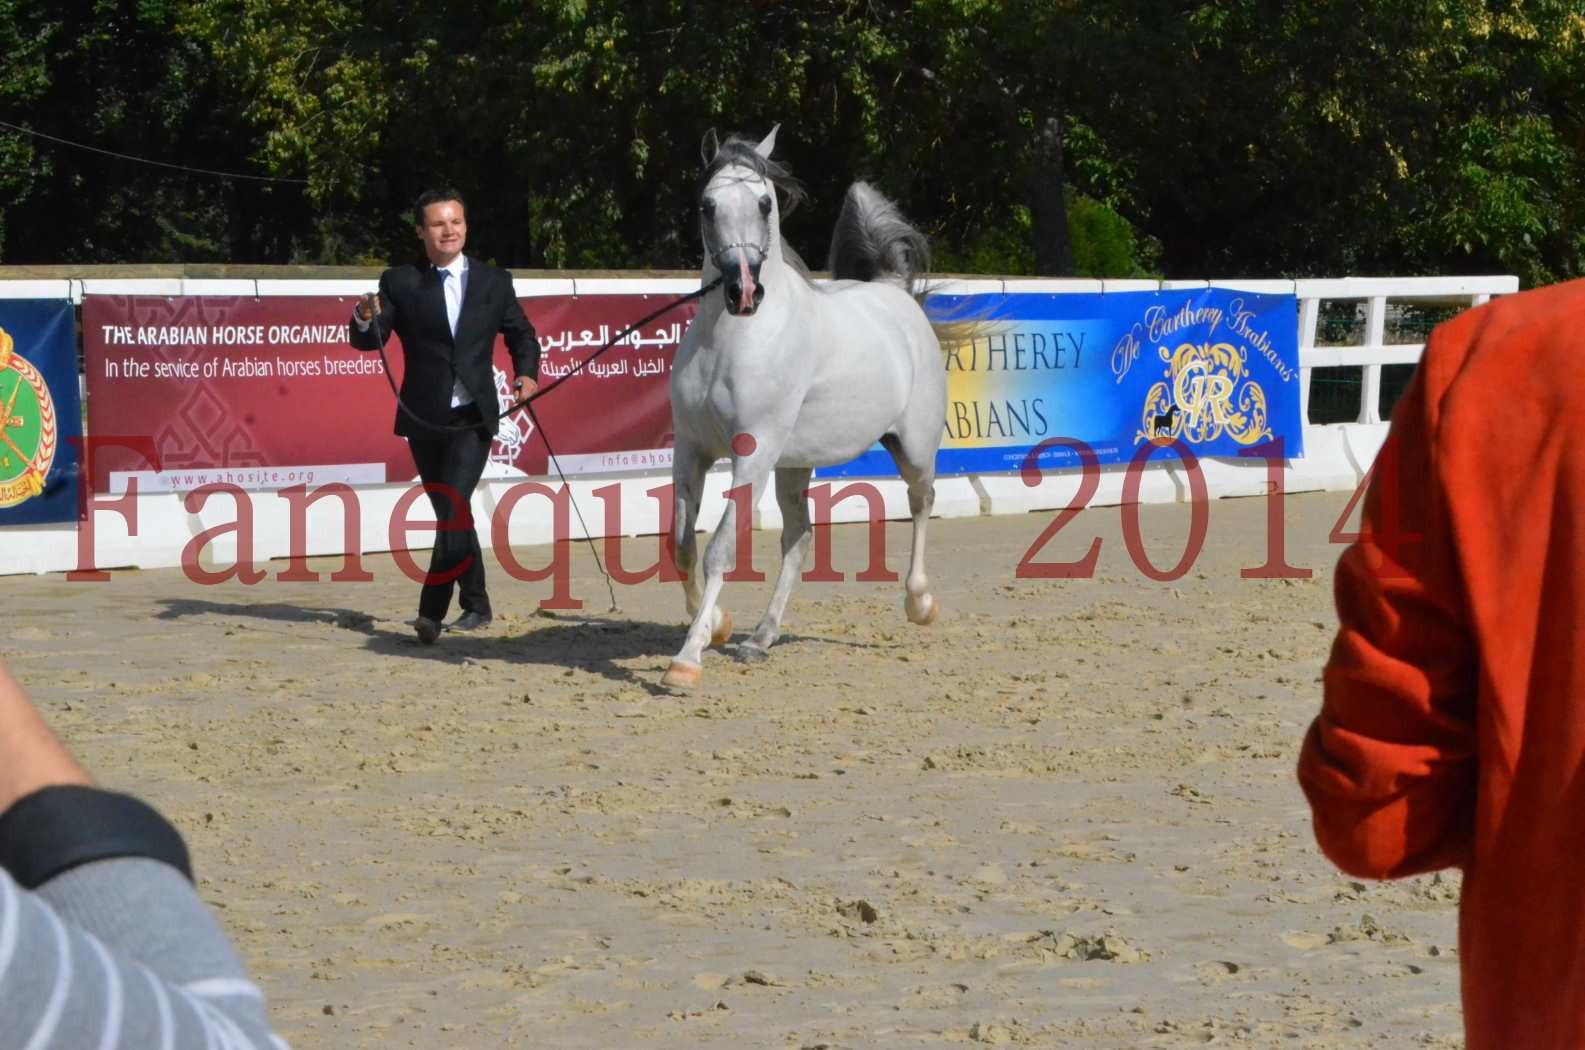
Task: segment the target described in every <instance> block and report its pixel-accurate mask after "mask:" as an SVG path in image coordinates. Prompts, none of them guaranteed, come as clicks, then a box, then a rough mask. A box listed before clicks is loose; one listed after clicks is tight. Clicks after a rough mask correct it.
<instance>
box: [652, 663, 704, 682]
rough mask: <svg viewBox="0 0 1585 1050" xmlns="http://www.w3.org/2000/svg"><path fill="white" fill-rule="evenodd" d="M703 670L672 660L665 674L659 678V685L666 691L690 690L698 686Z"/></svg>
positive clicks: (693, 665)
mask: <svg viewBox="0 0 1585 1050" xmlns="http://www.w3.org/2000/svg"><path fill="white" fill-rule="evenodd" d="M703 674H704V668H702V667H698V666H696V665H695V664H685V663H683V662H682V661H681V660H673V661H672V662H671V666H670V667H668V668H667V669H666V674H665V676H664V677H662V678H661V680H660V684H661V685H663V686H665V687H666V688H667V689H692V688H693V687H694V686H696V685H698V684H699V679H700V677H701V676H702V675H703Z"/></svg>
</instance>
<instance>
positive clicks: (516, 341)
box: [347, 256, 539, 437]
mask: <svg viewBox="0 0 1585 1050" xmlns="http://www.w3.org/2000/svg"><path fill="white" fill-rule="evenodd" d="M392 332H395V333H396V335H397V336H398V337H399V338H400V339H401V341H402V356H403V359H404V367H403V369H402V390H401V397H402V403H403V404H405V405H406V406H407V407H408V408H409V409H411V410H412V412H413V413H414V414H415V415H417V416H418V417H419V418H421V419H423V420H425V421H426V422H429V423H435V424H439V425H442V426H444V425H446V424H448V423H449V422H450V417H451V390H452V384H453V382H454V380H457V379H460V380H462V385H463V386H464V387H466V388H467V390H468V393H470V394H472V395H473V400H474V403H475V404H477V405H478V406H479V411H480V413H481V414H482V415H483V416H484V417H485V418H486V419H489V418H490V417H492V416H494V415H495V414H496V412H497V411H498V409H497V407H496V406H497V405H498V404H499V399H498V398H497V397H496V392H495V372H494V368H493V367H492V359H493V357H494V350H495V336H496V333H500V334H502V335H504V336H506V349H507V351H508V352H509V353H510V354H511V355H512V367H513V369H514V370H515V374H516V375H518V376H528V377H529V378H531V379H533V380H535V381H536V382H537V381H538V380H539V338H538V336H536V335H535V333H534V326H533V325H532V324H530V323H529V320H528V317H527V316H526V315H525V314H524V313H523V308H522V306H521V305H520V304H519V303H518V301H517V293H516V292H515V291H513V289H512V275H511V274H510V273H508V272H507V271H505V270H498V269H496V268H495V267H494V266H490V265H488V264H486V263H482V262H480V261H479V260H477V259H475V258H473V257H471V256H469V258H468V281H467V288H466V290H465V291H464V293H463V298H462V311H461V313H460V314H459V315H458V317H457V335H456V338H455V339H453V338H452V335H451V324H450V322H448V321H447V320H446V298H445V292H444V291H443V289H442V285H441V277H440V273H439V271H437V270H436V269H435V268H434V267H433V266H431V265H430V264H429V263H427V262H423V263H409V264H408V265H406V266H396V267H393V268H391V269H389V270H386V271H385V272H384V273H383V274H381V275H380V313H379V315H378V316H376V317H375V319H374V322H373V323H372V324H370V325H369V328H368V331H359V330H358V326H357V322H356V321H349V322H347V341H348V342H349V343H351V344H352V346H353V347H354V348H356V349H358V350H368V351H373V350H377V349H379V348H380V347H381V346H384V345H385V341H386V340H387V339H389V338H390V337H391V333H392ZM514 378H515V376H514ZM484 426H485V428H486V429H488V430H490V431H491V432H492V433H493V432H495V430H496V429H497V428H498V424H497V423H486V424H484ZM396 432H397V433H398V434H401V435H403V436H406V437H411V436H413V435H415V434H431V435H432V436H438V434H437V433H436V432H434V431H429V430H426V429H425V428H424V427H423V426H421V425H419V424H417V423H415V422H414V421H413V420H412V419H411V418H410V417H409V416H408V414H407V413H406V412H404V411H403V410H402V408H401V406H400V405H398V406H397V409H396Z"/></svg>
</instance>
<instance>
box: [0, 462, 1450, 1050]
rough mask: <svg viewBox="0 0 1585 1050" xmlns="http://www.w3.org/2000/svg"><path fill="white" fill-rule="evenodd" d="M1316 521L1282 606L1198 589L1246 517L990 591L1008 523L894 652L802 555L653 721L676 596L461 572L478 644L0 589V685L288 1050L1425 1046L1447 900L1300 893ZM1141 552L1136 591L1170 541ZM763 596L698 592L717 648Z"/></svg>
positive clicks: (266, 605) (1254, 515)
mask: <svg viewBox="0 0 1585 1050" xmlns="http://www.w3.org/2000/svg"><path fill="white" fill-rule="evenodd" d="M1347 499H1348V494H1346V493H1338V494H1326V495H1307V496H1296V497H1292V498H1290V499H1289V501H1288V503H1287V519H1288V520H1287V527H1286V537H1287V544H1288V560H1289V561H1290V562H1291V563H1293V564H1294V565H1297V566H1301V567H1308V568H1311V569H1313V570H1314V576H1313V577H1312V578H1311V579H1308V580H1302V581H1292V580H1288V581H1284V580H1271V581H1257V580H1243V579H1240V577H1239V568H1240V567H1241V566H1253V565H1257V564H1259V563H1260V562H1262V561H1263V560H1264V558H1265V515H1266V506H1265V502H1264V501H1263V500H1259V499H1243V500H1225V501H1219V502H1216V503H1213V504H1212V505H1211V507H1210V508H1209V510H1210V529H1209V536H1208V540H1207V542H1206V545H1205V549H1204V551H1203V552H1202V553H1201V555H1200V556H1199V558H1198V560H1197V561H1196V563H1195V564H1194V565H1193V567H1192V568H1191V569H1190V571H1189V572H1188V573H1187V574H1186V575H1185V576H1184V577H1182V578H1181V579H1179V580H1177V581H1175V582H1172V583H1160V582H1155V581H1152V580H1150V579H1147V578H1146V577H1145V576H1144V575H1143V574H1142V573H1141V572H1140V570H1139V569H1138V568H1136V567H1135V565H1134V564H1133V562H1132V561H1131V560H1130V559H1129V557H1128V554H1127V551H1126V549H1125V545H1124V541H1123V532H1122V528H1121V524H1120V523H1121V521H1122V513H1121V511H1120V509H1119V508H1116V507H1107V508H1095V509H1091V510H1088V511H1085V512H1084V513H1083V514H1081V515H1080V516H1079V517H1078V518H1077V519H1075V520H1074V521H1073V522H1072V523H1071V524H1070V525H1069V526H1068V527H1067V528H1066V529H1065V530H1063V532H1062V533H1061V534H1060V535H1059V536H1058V537H1057V539H1056V540H1055V541H1053V542H1052V543H1051V544H1050V545H1049V546H1048V547H1047V548H1046V550H1045V551H1044V552H1043V556H1044V557H1046V558H1063V557H1068V558H1071V557H1076V556H1078V555H1080V554H1082V553H1083V551H1084V550H1085V548H1086V547H1087V546H1088V545H1089V543H1090V541H1091V540H1092V539H1093V538H1095V537H1097V536H1099V537H1101V538H1102V552H1101V561H1100V565H1099V567H1098V569H1097V571H1096V574H1095V578H1093V579H1090V580H1072V581H1062V580H1049V581H1042V580H1017V579H1015V578H1014V569H1015V567H1016V565H1017V564H1018V561H1019V559H1020V557H1022V556H1023V554H1024V552H1025V550H1026V549H1027V548H1028V547H1029V546H1030V545H1031V544H1032V543H1033V542H1034V541H1035V538H1036V537H1037V536H1038V535H1039V533H1040V531H1041V530H1042V529H1043V528H1044V527H1045V525H1046V523H1047V522H1048V521H1049V520H1050V517H1051V515H1049V514H1044V513H1043V514H1039V515H1030V516H1022V517H1012V518H979V519H972V520H957V521H935V522H933V523H932V525H931V540H932V543H931V551H930V554H931V556H930V560H929V569H930V575H931V578H932V581H933V583H934V587H935V592H936V594H937V596H938V597H939V598H940V599H941V600H942V601H943V602H944V608H945V612H944V613H943V615H942V617H941V619H940V620H939V621H938V622H937V623H936V624H935V626H933V627H931V628H928V629H919V628H913V627H910V626H909V625H908V624H907V622H906V621H905V620H904V618H903V616H902V608H901V585H900V584H890V583H886V584H880V583H858V582H854V581H853V580H852V574H853V573H855V572H856V571H857V570H858V569H860V568H862V566H863V562H864V559H863V556H862V554H863V546H864V530H863V529H862V527H859V526H843V527H839V528H837V529H836V530H834V538H835V550H836V557H835V565H836V567H837V568H838V569H841V570H844V571H846V572H847V573H848V576H849V578H848V580H847V581H846V582H843V583H827V584H804V585H802V586H800V588H799V589H798V590H797V591H796V592H795V594H794V597H793V601H792V606H791V610H790V616H789V620H788V624H787V634H786V635H785V636H784V637H783V640H782V641H781V642H780V643H779V644H778V646H777V647H776V648H775V649H774V650H773V654H772V658H771V660H770V661H769V662H767V663H765V664H761V665H758V666H752V667H748V666H740V665H738V664H736V663H735V662H734V661H732V660H731V659H730V658H729V657H727V656H723V655H721V654H719V653H713V654H712V655H711V657H710V658H709V659H708V661H707V663H706V665H705V679H704V683H703V684H702V685H701V686H700V687H699V688H698V689H697V690H696V691H694V692H693V693H691V694H688V695H678V696H672V695H668V694H666V693H664V692H662V691H661V690H660V689H659V688H658V681H659V678H660V675H661V673H662V672H663V671H664V670H665V668H666V665H667V662H668V658H669V656H670V655H671V653H672V652H674V651H675V650H676V649H677V647H678V646H679V645H680V644H681V638H682V623H683V619H682V599H681V591H680V588H679V587H677V586H676V585H674V584H672V585H661V584H658V583H649V584H644V585H641V586H635V587H619V588H617V600H618V603H619V605H620V611H619V612H616V613H609V612H606V611H604V610H606V608H607V606H608V604H609V601H608V599H607V596H606V591H605V586H604V584H603V582H601V580H600V579H599V577H598V575H597V574H596V572H595V569H594V566H593V562H592V560H591V559H590V557H589V555H588V553H587V549H586V548H580V549H579V550H577V551H576V552H575V554H574V558H575V561H574V565H575V574H574V585H573V593H574V594H575V595H576V596H578V597H581V598H582V599H583V600H584V601H585V603H586V609H585V611H584V612H582V613H567V612H560V613H555V614H549V615H547V614H539V613H536V605H537V602H538V601H539V599H541V598H542V597H545V596H546V595H548V594H549V590H548V588H547V585H545V584H528V583H516V582H513V581H510V580H508V579H507V578H506V577H505V576H504V574H503V573H502V572H501V571H500V568H499V565H498V564H497V563H496V562H495V561H494V560H493V559H492V560H491V561H490V563H489V571H490V574H491V576H490V579H491V583H492V588H491V589H492V594H493V597H494V600H495V602H496V613H497V617H496V622H495V625H494V626H493V628H492V629H491V630H490V631H488V632H487V633H486V634H484V635H482V636H476V637H459V636H455V635H452V636H447V637H445V638H443V639H442V641H441V644H439V645H437V646H435V647H433V648H421V647H420V646H418V645H417V644H416V643H415V642H414V640H413V637H412V634H411V630H410V629H409V628H408V627H407V621H408V620H409V619H410V617H411V616H412V615H413V610H414V608H415V607H416V601H417V586H416V585H415V584H413V583H412V582H411V581H409V580H408V579H407V578H405V577H404V576H403V575H402V574H401V573H400V572H398V571H397V570H396V569H395V568H394V567H393V564H392V562H391V561H390V559H389V558H386V557H381V558H371V559H368V560H367V564H368V567H369V568H371V569H372V570H373V571H374V572H375V574H376V580H375V582H373V583H330V582H328V581H325V580H322V581H321V582H319V583H295V584H289V583H280V582H277V581H276V580H275V574H276V573H278V572H279V571H280V570H281V569H282V568H283V565H282V563H272V564H270V565H269V566H268V567H269V569H270V571H271V576H270V578H269V580H268V581H267V582H264V583H260V584H258V585H255V586H244V585H242V584H239V583H230V584H226V585H221V586H212V587H205V586H198V585H196V584H194V583H192V582H190V581H189V580H187V579H186V578H185V577H184V576H183V574H182V573H181V572H180V571H178V570H170V571H149V572H122V573H116V574H115V575H114V578H113V579H112V580H111V581H110V582H108V583H68V582H66V580H65V579H64V577H62V576H58V575H57V576H48V577H10V578H6V579H5V580H4V581H3V583H0V586H3V587H4V593H5V595H6V607H7V623H6V629H5V634H4V637H3V640H0V653H3V655H4V658H5V659H6V660H7V661H8V662H9V664H10V666H11V667H12V668H13V670H14V671H15V672H16V673H17V675H18V676H19V677H20V678H21V679H22V681H23V682H24V683H25V684H26V685H27V686H28V687H29V688H30V690H31V692H32V694H33V695H34V697H35V698H36V699H37V700H39V701H40V704H41V706H42V707H43V708H44V710H45V712H46V714H47V715H48V717H49V718H50V719H51V721H52V722H53V723H54V724H55V725H56V726H57V727H58V729H59V730H60V732H61V733H62V735H63V736H64V737H65V738H66V740H67V742H68V744H69V746H71V747H72V748H73V749H74V750H75V751H76V752H77V753H78V754H79V755H81V756H82V757H83V758H84V760H85V761H86V763H87V764H88V765H89V767H90V768H91V769H93V770H94V771H95V772H96V773H97V774H98V775H99V776H100V777H101V779H102V780H103V781H104V782H105V783H106V784H108V785H109V786H113V787H117V788H122V789H126V790H131V791H135V792H137V793H140V794H142V795H143V796H144V797H146V798H148V799H150V800H151V801H153V802H154V803H155V804H156V805H158V806H159V807H161V808H162V809H163V810H164V811H165V812H166V813H168V814H170V815H171V816H172V817H173V818H174V819H175V821H176V822H177V824H178V825H179V826H180V827H181V829H182V831H183V832H184V834H186V835H187V836H188V841H189V843H190V845H191V847H192V849H193V853H194V858H195V862H196V866H197V870H198V874H199V878H200V884H201V890H202V892H203V895H204V897H205V899H207V900H208V901H210V902H211V903H212V904H213V905H214V906H215V907H216V908H217V909H219V915H220V917H221V919H222V921H223V922H224V924H225V925H226V927H227V929H228V930H229V931H230V932H231V933H232V935H233V936H234V937H235V939H236V943H237V945H238V947H239V950H240V951H241V952H242V954H243V955H244V957H245V958H246V959H247V961H248V965H249V966H250V967H251V969H252V970H253V972H254V974H255V976H256V977H257V978H258V980H259V981H260V983H261V984H262V985H263V987H264V989H265V991H266V993H267V995H268V996H269V998H270V1000H271V1004H272V1011H273V1014H274V1017H275V1018H276V1021H277V1024H278V1026H279V1028H280V1030H281V1032H282V1034H283V1035H285V1036H286V1037H287V1038H288V1039H289V1040H290V1041H291V1043H292V1045H293V1046H294V1047H295V1048H297V1050H332V1048H333V1050H355V1048H364V1047H368V1048H380V1050H388V1048H393V1047H418V1048H423V1050H430V1048H451V1047H458V1048H469V1050H474V1048H488V1050H493V1048H506V1047H512V1048H517V1047H533V1048H553V1050H574V1048H600V1050H625V1048H650V1047H696V1046H707V1047H731V1048H739V1047H773V1048H784V1047H785V1048H820V1047H825V1048H833V1050H834V1048H847V1050H871V1048H890V1047H931V1046H940V1045H947V1044H951V1045H961V1044H968V1045H983V1044H990V1045H996V1044H1002V1045H1012V1046H1030V1047H1084V1048H1135V1047H1185V1046H1201V1045H1206V1044H1212V1045H1238V1046H1252V1047H1265V1046H1271V1047H1371V1048H1393V1047H1404V1048H1407V1047H1444V1048H1446V1047H1457V1046H1460V1045H1462V1039H1461V1022H1460V1017H1459V1011H1458V957H1457V952H1456V944H1457V940H1456V902H1457V895H1458V881H1457V877H1456V875H1443V876H1439V877H1429V878H1422V879H1417V880H1413V881H1410V882H1405V883H1400V884H1392V885H1376V884H1372V885H1366V884H1363V883H1359V882H1354V881H1351V880H1349V879H1348V878H1346V877H1343V876H1341V875H1339V874H1338V873H1337V872H1336V871H1335V870H1334V869H1332V868H1331V867H1330V865H1329V864H1328V863H1327V862H1326V861H1325V860H1324V859H1322V858H1321V856H1320V855H1319V854H1318V852H1317V851H1316V849H1315V847H1314V844H1313V839H1312V837H1311V834H1310V825H1309V813H1308V809H1307V807H1306V805H1305V803H1304V799H1303V797H1302V795H1301V794H1300V792H1299V789H1298V786H1297V783H1296V782H1295V779H1294V775H1293V769H1294V763H1295V759H1296V757H1297V753H1298V745H1299V742H1300V740H1301V738H1302V736H1303V733H1304V730H1305V727H1306V726H1307V724H1308V723H1309V720H1310V719H1311V718H1312V717H1313V716H1314V714H1315V712H1316V709H1317V705H1318V703H1319V688H1320V687H1319V684H1318V676H1319V672H1320V668H1321V665H1322V663H1323V661H1324V659H1325V656H1326V653H1327V649H1328V646H1329V644H1330V642H1331V638H1332V630H1333V626H1334V623H1335V620H1334V614H1333V609H1332V603H1331V578H1332V568H1333V565H1334V564H1335V561H1336V557H1337V554H1338V553H1339V551H1340V550H1341V548H1339V547H1337V546H1335V545H1332V544H1330V543H1328V541H1327V535H1328V530H1329V529H1330V528H1331V527H1332V525H1333V523H1334V522H1335V521H1336V519H1337V517H1338V515H1339V513H1340V512H1341V511H1342V509H1343V507H1344V505H1345V503H1346V502H1347ZM1140 518H1141V520H1142V522H1143V524H1144V536H1145V544H1146V547H1147V549H1148V551H1149V552H1150V555H1151V557H1153V558H1154V559H1155V560H1156V562H1157V563H1158V564H1160V565H1162V566H1168V565H1170V564H1171V563H1172V562H1174V561H1176V560H1177V558H1178V556H1179V552H1180V551H1182V549H1183V543H1184V537H1185V536H1186V535H1187V532H1188V523H1189V510H1188V508H1187V507H1184V506H1165V507H1159V506H1158V507H1145V508H1143V509H1142V510H1141V512H1140ZM888 540H889V543H890V555H889V563H890V565H891V567H892V568H893V569H906V556H907V531H906V528H905V526H902V525H894V526H891V527H890V529H889V531H888ZM654 543H655V541H654V539H653V538H648V539H643V540H637V541H629V542H628V544H627V545H626V551H627V556H626V559H625V560H626V561H627V563H628V564H629V565H631V566H638V565H642V564H644V563H646V562H648V561H649V560H650V559H651V558H652V557H653V552H654V549H655V547H654ZM776 544H777V537H776V536H775V534H770V533H760V534H756V537H755V565H756V567H757V568H760V569H763V570H767V571H768V570H770V569H771V568H772V567H773V566H774V564H775V556H774V553H775V551H776V549H777V548H776ZM517 554H518V556H519V557H520V559H521V560H522V561H523V562H524V563H525V564H529V565H535V564H541V563H543V562H544V560H545V558H546V557H547V553H546V551H545V550H543V549H541V550H523V551H518V552H517ZM334 564H335V563H329V562H316V563H314V567H315V568H318V569H320V570H321V571H323V572H325V573H326V574H328V572H329V571H330V570H331V569H332V568H333V567H334ZM768 593H769V585H768V584H736V585H728V588H727V591H726V605H727V608H729V609H730V610H731V612H732V613H733V614H734V616H735V618H736V620H737V624H738V628H739V633H738V638H740V639H741V638H742V637H744V636H745V635H744V632H745V631H746V630H748V629H750V628H751V627H752V625H753V623H754V622H755V621H756V620H757V618H758V616H759V613H760V612H761V610H762V608H763V602H764V601H765V599H766V597H767V596H768Z"/></svg>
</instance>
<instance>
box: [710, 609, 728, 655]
mask: <svg viewBox="0 0 1585 1050" xmlns="http://www.w3.org/2000/svg"><path fill="white" fill-rule="evenodd" d="M731 637H732V614H731V613H729V612H727V611H726V610H725V609H722V610H721V622H720V623H719V624H717V625H716V629H715V630H714V631H711V632H710V645H711V646H712V647H714V648H719V647H720V646H723V645H725V644H726V643H727V639H728V638H731Z"/></svg>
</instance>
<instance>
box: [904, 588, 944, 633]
mask: <svg viewBox="0 0 1585 1050" xmlns="http://www.w3.org/2000/svg"><path fill="white" fill-rule="evenodd" d="M924 601H928V602H929V603H930V605H929V606H928V607H926V609H925V611H924V612H923V613H920V612H918V611H916V609H915V607H914V600H913V599H912V598H909V599H908V600H907V601H905V602H903V611H904V612H905V613H907V614H908V621H909V622H910V623H913V624H917V625H918V626H920V627H929V626H930V625H931V624H933V623H935V622H936V617H937V616H938V615H940V613H941V603H940V602H938V601H937V600H936V599H935V598H934V597H932V596H930V595H926V596H925V598H924Z"/></svg>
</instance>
